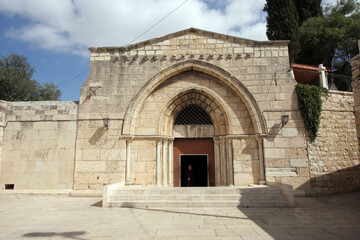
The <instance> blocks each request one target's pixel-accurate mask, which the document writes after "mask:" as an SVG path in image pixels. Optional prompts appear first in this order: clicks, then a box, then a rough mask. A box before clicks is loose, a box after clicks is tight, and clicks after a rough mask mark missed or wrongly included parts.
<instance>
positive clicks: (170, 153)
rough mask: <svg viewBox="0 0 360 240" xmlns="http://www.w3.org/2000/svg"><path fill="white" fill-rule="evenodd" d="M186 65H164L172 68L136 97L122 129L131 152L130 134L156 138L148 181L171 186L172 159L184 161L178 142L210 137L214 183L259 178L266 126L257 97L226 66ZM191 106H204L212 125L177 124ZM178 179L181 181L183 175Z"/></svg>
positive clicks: (133, 138)
mask: <svg viewBox="0 0 360 240" xmlns="http://www.w3.org/2000/svg"><path fill="white" fill-rule="evenodd" d="M182 65H184V66H183V68H181V67H179V68H176V69H177V70H176V71H175V70H173V68H170V69H168V70H165V72H166V71H170V73H169V74H166V73H165V72H164V73H161V74H160V73H159V74H158V75H156V76H155V77H154V78H153V79H151V80H150V81H149V82H148V84H146V85H145V87H144V88H143V89H142V90H141V91H140V92H139V93H138V94H137V96H136V97H135V98H134V99H133V101H132V104H131V105H130V107H129V109H128V110H127V112H126V115H125V119H124V123H123V130H122V131H123V136H126V137H128V138H130V140H128V142H129V144H128V143H127V153H131V150H130V147H128V146H130V143H131V141H132V140H137V139H139V140H148V141H152V142H153V143H154V144H156V151H154V152H155V153H156V156H155V161H154V162H153V163H152V164H154V165H155V168H153V169H154V173H153V175H152V176H155V177H152V178H151V179H150V178H149V179H150V181H151V182H150V181H149V184H156V185H158V186H162V185H163V186H173V185H174V183H175V182H174V180H175V179H174V175H175V174H177V171H176V170H175V171H174V164H176V160H177V161H180V159H179V157H178V159H176V156H175V157H174V142H176V140H177V139H187V140H188V141H189V142H190V140H191V139H205V138H208V139H211V140H212V142H213V150H212V152H213V155H214V168H213V169H214V171H215V173H214V175H215V186H228V185H237V186H240V185H248V184H252V183H257V182H259V180H260V177H259V176H260V173H261V171H260V170H259V169H261V159H262V160H263V158H262V155H261V151H260V150H261V149H262V145H261V144H260V143H261V141H258V139H261V136H262V135H263V132H264V131H265V124H264V122H263V117H262V114H261V113H260V114H258V113H259V112H260V110H259V108H258V106H257V105H256V102H255V101H254V99H253V97H252V96H251V94H250V93H249V92H248V91H247V89H246V88H245V87H243V86H242V85H241V83H240V82H239V81H237V80H236V79H234V78H233V77H232V76H230V75H227V73H226V72H224V71H223V70H219V69H216V67H213V66H210V65H208V64H207V65H206V66H205V65H204V64H203V63H198V62H186V63H182ZM210 68H212V69H210ZM211 70H214V71H211ZM191 106H197V107H199V108H201V109H202V110H203V111H205V112H206V113H207V114H208V115H209V116H210V118H211V120H212V122H213V125H212V127H211V128H209V126H207V124H199V125H196V124H193V125H191V124H183V126H181V127H179V128H178V127H176V125H175V124H174V123H175V120H176V117H177V116H178V115H179V113H180V112H181V111H183V110H184V109H186V108H189V107H191ZM146 144H147V143H146ZM190 145H191V144H190ZM233 150H234V151H233ZM185 154H186V153H185ZM189 154H190V153H189ZM191 154H192V153H191ZM127 159H129V160H127V164H126V166H127V167H126V169H127V172H128V170H129V169H130V167H128V166H131V165H130V164H128V163H130V156H128V155H127ZM146 161H148V160H147V159H146ZM149 165H150V164H149ZM259 166H260V167H259ZM146 174H149V173H148V172H146ZM179 175H180V174H179ZM179 177H180V176H179ZM133 179H134V177H133ZM178 181H179V185H180V178H178ZM209 184H210V183H209ZM175 185H176V184H175Z"/></svg>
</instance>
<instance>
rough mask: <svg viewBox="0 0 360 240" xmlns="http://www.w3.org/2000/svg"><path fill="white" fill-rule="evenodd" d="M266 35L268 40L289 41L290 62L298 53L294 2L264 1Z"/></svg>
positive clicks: (288, 0) (286, 0) (296, 15)
mask: <svg viewBox="0 0 360 240" xmlns="http://www.w3.org/2000/svg"><path fill="white" fill-rule="evenodd" d="M264 11H265V12H267V14H268V16H267V25H266V35H267V37H268V39H269V40H291V42H290V44H289V54H290V61H291V62H293V61H294V59H295V57H296V56H297V54H298V53H299V52H300V43H299V25H298V24H299V16H298V14H297V11H296V7H295V3H294V0H266V4H265V7H264Z"/></svg>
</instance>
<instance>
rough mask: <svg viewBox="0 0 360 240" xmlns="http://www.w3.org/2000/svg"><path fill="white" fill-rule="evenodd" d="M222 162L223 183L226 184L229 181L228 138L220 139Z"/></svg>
mask: <svg viewBox="0 0 360 240" xmlns="http://www.w3.org/2000/svg"><path fill="white" fill-rule="evenodd" d="M220 152H221V154H220V156H221V157H220V163H221V185H223V186H226V185H227V184H228V183H227V158H226V155H227V154H226V140H225V139H221V140H220Z"/></svg>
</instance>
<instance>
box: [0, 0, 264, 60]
mask: <svg viewBox="0 0 360 240" xmlns="http://www.w3.org/2000/svg"><path fill="white" fill-rule="evenodd" d="M182 2H183V0H173V1H169V0H131V1H129V0H102V1H99V0H72V1H71V0H56V1H55V0H46V1H44V0H11V1H9V0H0V13H1V12H2V13H5V14H9V16H11V15H14V14H15V15H19V16H21V17H23V18H25V19H27V20H28V24H26V25H23V26H21V27H20V28H10V29H8V30H7V33H6V34H7V36H9V37H11V38H14V39H19V40H22V41H26V42H29V43H31V44H33V45H35V46H37V47H40V48H43V49H47V50H50V51H55V52H70V53H73V54H80V55H84V56H87V55H88V51H87V48H88V47H97V46H123V45H127V44H128V43H129V42H130V41H131V40H133V39H134V38H135V37H137V36H138V35H139V34H141V33H142V32H144V31H145V30H146V29H148V28H149V27H150V26H152V25H153V24H154V23H155V22H157V21H158V20H160V19H161V18H162V17H164V16H165V15H166V14H168V13H169V12H170V11H172V10H173V9H174V8H175V7H177V6H178V5H179V4H181V3H182ZM264 4H265V0H254V1H251V2H250V1H248V0H221V1H215V2H214V0H202V1H201V0H188V1H187V2H186V3H185V4H184V5H183V6H182V7H181V8H179V9H178V10H176V11H175V12H174V13H173V14H171V15H170V16H169V17H168V18H167V19H165V20H164V21H163V22H161V23H160V24H159V25H157V26H156V27H155V28H153V29H152V30H150V31H149V32H148V33H146V34H145V35H144V36H142V37H141V38H140V39H138V40H137V41H136V42H138V41H142V40H146V39H150V38H153V37H159V36H162V35H165V34H168V33H171V32H176V31H179V30H182V29H186V28H189V27H196V28H200V29H205V30H209V31H214V32H220V33H224V34H231V35H235V36H238V37H243V38H250V39H255V40H266V39H267V38H266V34H265V31H266V18H265V16H266V15H265V13H264V12H263V11H262V9H263V7H264ZM9 20H10V21H9V23H10V24H9V25H10V26H11V17H9Z"/></svg>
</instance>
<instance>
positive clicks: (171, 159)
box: [168, 140, 174, 187]
mask: <svg viewBox="0 0 360 240" xmlns="http://www.w3.org/2000/svg"><path fill="white" fill-rule="evenodd" d="M173 144H174V141H173V140H169V141H168V153H169V156H168V167H169V171H168V173H169V174H168V176H169V186H170V187H172V186H173V185H174V175H173V171H174V167H173V163H174V156H173V147H174V145H173Z"/></svg>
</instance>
